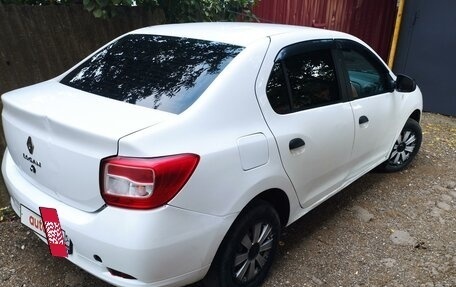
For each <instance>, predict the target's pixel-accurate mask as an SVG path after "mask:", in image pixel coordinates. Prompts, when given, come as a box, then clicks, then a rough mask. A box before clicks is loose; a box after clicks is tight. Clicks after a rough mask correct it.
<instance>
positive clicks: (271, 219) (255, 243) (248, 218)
mask: <svg viewBox="0 0 456 287" xmlns="http://www.w3.org/2000/svg"><path fill="white" fill-rule="evenodd" d="M279 236H280V220H279V215H278V214H277V211H276V210H275V209H274V208H273V207H272V206H271V205H270V204H269V203H267V202H265V201H258V202H256V203H254V204H252V205H250V206H247V207H246V210H245V211H243V212H242V213H241V214H240V216H239V217H238V219H236V221H235V222H234V224H233V226H232V227H231V228H230V230H229V231H228V233H227V235H226V236H225V239H224V240H223V242H222V244H221V246H220V248H219V250H218V252H217V255H216V257H215V259H214V262H213V264H212V266H211V270H210V271H209V274H208V276H207V277H206V278H205V286H208V287H209V286H211V287H215V286H217V287H256V286H260V285H261V283H262V282H263V281H264V279H265V278H266V275H267V273H268V271H269V268H270V267H271V264H272V261H273V259H274V254H275V252H276V250H277V246H278V242H279Z"/></svg>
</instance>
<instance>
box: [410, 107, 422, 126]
mask: <svg viewBox="0 0 456 287" xmlns="http://www.w3.org/2000/svg"><path fill="white" fill-rule="evenodd" d="M409 119H414V120H415V121H417V122H418V123H419V122H420V120H421V111H420V110H418V109H416V110H414V111H413V113H412V114H411V115H410V116H409Z"/></svg>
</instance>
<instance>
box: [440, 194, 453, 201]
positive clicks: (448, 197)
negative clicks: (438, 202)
mask: <svg viewBox="0 0 456 287" xmlns="http://www.w3.org/2000/svg"><path fill="white" fill-rule="evenodd" d="M441 198H442V200H443V201H444V202H451V201H452V200H453V197H451V196H450V195H448V194H442V196H441Z"/></svg>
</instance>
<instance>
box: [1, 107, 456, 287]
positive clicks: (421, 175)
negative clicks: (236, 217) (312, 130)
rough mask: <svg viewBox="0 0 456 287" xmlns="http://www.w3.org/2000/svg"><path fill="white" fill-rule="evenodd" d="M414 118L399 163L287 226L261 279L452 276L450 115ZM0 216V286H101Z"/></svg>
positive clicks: (453, 122) (397, 282) (322, 281)
mask: <svg viewBox="0 0 456 287" xmlns="http://www.w3.org/2000/svg"><path fill="white" fill-rule="evenodd" d="M422 128H423V132H424V139H423V146H422V148H421V151H420V153H419V154H418V155H417V157H416V159H415V161H414V162H413V164H412V165H411V166H410V167H409V168H408V169H407V170H406V171H404V172H400V173H395V174H379V173H374V172H372V173H369V174H367V175H365V176H363V177H362V178H361V179H359V180H358V181H357V182H355V183H354V184H352V185H351V186H349V187H347V188H346V189H345V190H343V191H342V192H340V193H339V194H337V195H336V196H334V197H333V198H331V199H330V200H329V201H327V202H326V203H324V204H322V205H321V206H319V207H318V208H316V209H315V210H313V211H312V212H310V213H309V214H307V215H306V216H304V217H303V218H301V219H300V220H298V221H297V222H295V223H294V224H292V225H291V226H289V227H288V228H286V229H285V230H284V232H283V235H282V240H281V242H280V248H279V253H278V256H277V258H276V262H275V264H274V265H273V267H272V270H271V274H270V276H269V277H268V279H267V281H266V282H265V284H264V285H263V286H264V287H272V286H290V287H291V286H420V287H421V286H423V287H441V286H445V287H450V286H456V118H452V117H446V116H441V115H436V114H428V113H426V114H425V115H424V118H423V121H422ZM1 192H4V190H2V191H1ZM1 192H0V193H1ZM3 198H5V197H4V196H3ZM0 203H1V196H0ZM0 206H1V205H0ZM0 222H1V223H0V286H5V287H6V286H8V287H15V286H94V287H95V286H97V287H104V286H109V285H108V284H106V283H104V282H101V281H99V280H98V279H96V278H94V277H92V276H91V275H89V274H87V273H85V272H84V271H82V270H80V269H79V268H77V267H75V266H73V265H72V264H70V263H69V262H68V261H66V260H63V259H56V258H52V257H51V256H50V255H49V253H48V248H47V246H46V245H45V244H44V243H43V242H41V241H40V240H39V239H37V238H36V237H35V236H33V235H32V234H30V232H29V231H28V230H27V228H25V227H23V226H21V224H20V223H19V221H18V219H17V218H16V217H15V216H14V215H13V214H12V213H11V211H10V210H9V209H5V208H3V209H1V211H0ZM197 286H199V285H198V284H194V285H192V286H188V287H197Z"/></svg>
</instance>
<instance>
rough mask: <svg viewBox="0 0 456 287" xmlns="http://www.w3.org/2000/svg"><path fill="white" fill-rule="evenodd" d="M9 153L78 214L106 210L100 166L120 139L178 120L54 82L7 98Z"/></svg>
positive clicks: (33, 178)
mask: <svg viewBox="0 0 456 287" xmlns="http://www.w3.org/2000/svg"><path fill="white" fill-rule="evenodd" d="M2 101H3V112H2V119H3V126H4V132H5V139H6V142H7V145H8V149H9V152H10V154H11V156H12V158H13V160H14V162H15V164H16V165H17V167H18V169H19V170H20V171H21V173H22V174H23V176H24V177H25V178H26V179H27V180H29V181H30V182H31V183H32V184H34V185H35V186H37V187H38V188H40V189H41V190H42V191H43V192H45V193H47V194H49V195H50V196H52V197H54V198H57V199H58V200H60V201H62V202H64V203H66V204H68V205H70V206H73V207H75V208H78V209H81V210H84V211H88V212H93V211H96V210H98V209H99V208H101V207H102V206H104V204H105V203H104V201H103V199H102V197H101V194H100V186H99V176H100V171H99V168H100V161H101V160H102V159H103V158H105V157H108V156H112V155H116V154H117V150H118V141H119V139H120V138H122V137H124V136H126V135H129V134H131V133H134V132H136V131H138V130H141V129H144V128H146V127H149V126H152V125H155V124H158V123H159V122H161V121H163V120H166V119H169V118H171V117H175V116H176V115H174V114H170V113H166V112H161V111H157V110H153V109H148V108H144V107H140V106H136V105H132V104H127V103H124V102H120V101H115V100H111V99H108V98H104V97H100V96H96V95H93V94H89V93H86V92H83V91H80V90H77V89H74V88H70V87H68V86H65V85H62V84H60V83H58V82H56V81H55V80H51V81H48V82H45V83H41V84H38V85H34V86H30V87H27V88H23V89H19V90H16V91H13V92H10V93H7V94H5V95H3V97H2Z"/></svg>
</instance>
